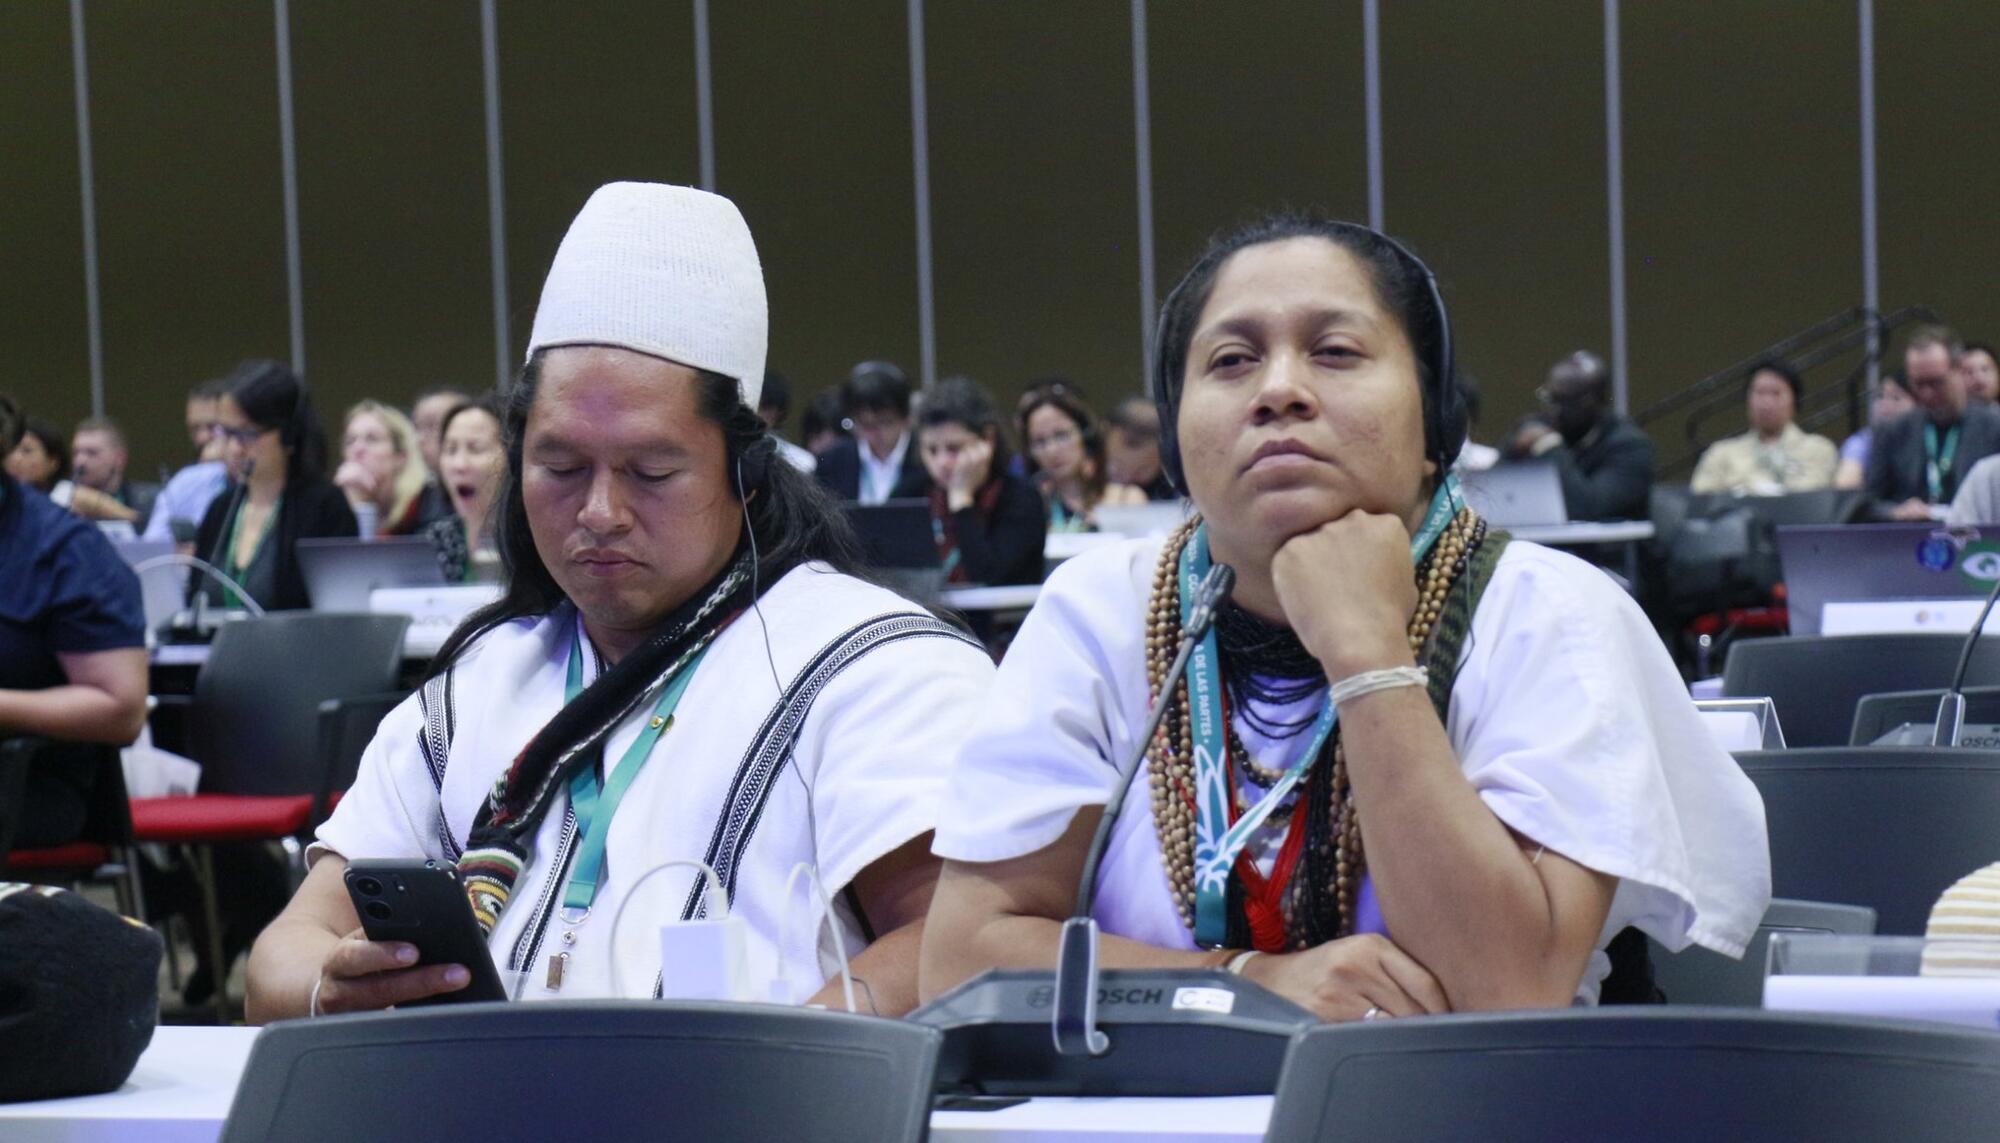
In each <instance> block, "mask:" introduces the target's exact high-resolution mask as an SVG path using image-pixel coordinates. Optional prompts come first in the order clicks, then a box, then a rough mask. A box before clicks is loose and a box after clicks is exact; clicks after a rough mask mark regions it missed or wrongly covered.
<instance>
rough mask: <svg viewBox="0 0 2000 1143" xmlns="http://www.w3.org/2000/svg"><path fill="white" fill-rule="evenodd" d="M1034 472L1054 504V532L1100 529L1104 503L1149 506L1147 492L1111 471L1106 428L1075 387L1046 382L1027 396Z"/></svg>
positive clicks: (1023, 413) (1024, 427)
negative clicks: (1116, 480) (1114, 476)
mask: <svg viewBox="0 0 2000 1143" xmlns="http://www.w3.org/2000/svg"><path fill="white" fill-rule="evenodd" d="M1019 417H1020V422H1021V442H1022V445H1023V446H1024V447H1025V448H1026V449H1027V450H1028V475H1029V476H1031V477H1033V478H1034V480H1035V483H1036V484H1037V485H1038V486H1039V487H1040V489H1041V493H1042V497H1043V499H1045V500H1047V501H1048V503H1049V531H1051V532H1095V531H1096V530H1097V516H1096V513H1097V509H1098V507H1099V506H1101V505H1104V504H1111V505H1124V504H1144V503H1145V502H1146V494H1145V492H1143V491H1141V490H1140V489H1137V488H1134V487H1132V486H1131V485H1129V484H1113V483H1111V482H1110V479H1109V477H1107V476H1106V474H1105V454H1104V430H1103V429H1102V428H1100V427H1099V426H1098V423H1097V418H1096V416H1094V415H1093V414H1092V413H1091V411H1090V407H1089V406H1088V405H1085V404H1084V403H1083V401H1082V400H1081V399H1079V398H1078V397H1077V395H1076V394H1075V393H1074V392H1072V391H1071V390H1070V388H1069V386H1067V385H1065V384H1063V383H1062V382H1060V381H1043V382H1040V383H1037V384H1036V385H1034V386H1032V387H1030V388H1029V390H1028V391H1027V393H1026V394H1024V395H1023V396H1022V397H1021V405H1020V413H1019Z"/></svg>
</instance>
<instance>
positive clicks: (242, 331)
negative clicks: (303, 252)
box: [87, 2, 290, 473]
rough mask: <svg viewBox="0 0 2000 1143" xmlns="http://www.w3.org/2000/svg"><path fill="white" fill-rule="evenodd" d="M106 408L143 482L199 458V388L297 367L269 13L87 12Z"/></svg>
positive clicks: (217, 6) (97, 8)
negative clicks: (237, 367)
mask: <svg viewBox="0 0 2000 1143" xmlns="http://www.w3.org/2000/svg"><path fill="white" fill-rule="evenodd" d="M87 12H88V15H89V34H88V42H89V46H90V83H91V117H92V125H93V130H94V136H95V150H96V158H97V233H98V250H99V252H100V258H99V265H100V267H101V282H102V286H103V297H104V372H105V390H106V404H107V406H108V408H109V411H110V412H111V414H112V415H113V416H115V417H117V418H119V419H120V420H121V421H123V422H125V424H126V425H127V426H128V428H129V429H130V430H131V432H132V433H133V436H134V438H135V439H134V440H133V442H132V443H133V446H134V457H133V460H134V463H135V468H136V470H137V471H139V472H142V473H143V472H148V471H150V470H152V469H153V468H154V467H156V466H158V465H160V464H163V463H171V464H183V463H186V462H187V461H188V460H189V459H191V458H190V457H189V456H188V451H187V450H188V446H187V437H186V435H185V434H184V432H183V431H182V429H181V408H182V401H183V398H184V397H185V395H186V392H187V389H188V387H189V386H191V385H193V384H195V383H198V382H200V381H202V380H205V379H208V378H211V377H217V376H220V375H221V374H223V373H225V372H227V371H228V369H229V368H230V367H231V366H232V365H234V364H235V363H236V362H237V361H238V360H239V359H241V358H245V357H264V356H268V357H277V358H281V359H282V358H284V357H287V356H288V355H289V353H290V337H289V334H288V332H287V329H288V326H287V319H286V313H287V309H286V300H285V240H284V196H283V180H282V176H281V173H280V168H279V157H278V156H279V144H278V79H277V75H278V65H277V49H276V31H275V25H274V24H273V22H272V17H271V6H270V5H269V4H247V3H241V2H233V3H232V2H204V3H192V4H173V5H164V4H148V3H136V2H135V3H116V4H91V5H88V6H87Z"/></svg>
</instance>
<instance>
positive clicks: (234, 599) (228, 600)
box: [222, 491, 285, 607]
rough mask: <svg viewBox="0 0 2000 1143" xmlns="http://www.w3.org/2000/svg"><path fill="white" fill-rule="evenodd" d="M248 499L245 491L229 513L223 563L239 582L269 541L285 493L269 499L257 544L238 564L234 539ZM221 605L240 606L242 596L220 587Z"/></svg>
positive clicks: (283, 501) (283, 503) (231, 576)
mask: <svg viewBox="0 0 2000 1143" xmlns="http://www.w3.org/2000/svg"><path fill="white" fill-rule="evenodd" d="M249 501H250V497H249V495H248V493H247V491H246V493H245V495H244V497H243V499H242V500H239V501H237V503H236V511H234V512H232V513H230V514H229V557H228V559H226V560H225V561H224V563H225V565H226V570H227V571H228V572H229V578H230V579H233V580H237V581H239V582H240V581H241V580H242V579H243V573H244V572H245V571H247V570H248V569H249V567H250V565H251V564H254V563H256V562H257V556H258V554H259V553H260V552H262V551H263V550H264V545H265V544H266V543H268V542H269V541H270V539H271V529H272V528H273V527H275V526H276V525H277V523H278V509H280V508H283V507H284V506H285V494H284V493H283V492H280V493H278V498H277V499H276V500H273V501H271V514H270V515H269V516H266V517H264V530H263V531H261V532H259V533H257V544H256V546H255V547H253V548H251V549H250V559H249V561H248V562H247V563H243V564H240V565H239V564H238V563H237V562H236V539H237V536H238V533H239V531H240V530H241V529H242V527H243V506H244V505H245V504H247V503H249ZM222 605H223V606H224V607H242V606H244V603H243V597H242V596H240V595H238V594H236V591H235V589H233V588H228V587H225V588H223V589H222Z"/></svg>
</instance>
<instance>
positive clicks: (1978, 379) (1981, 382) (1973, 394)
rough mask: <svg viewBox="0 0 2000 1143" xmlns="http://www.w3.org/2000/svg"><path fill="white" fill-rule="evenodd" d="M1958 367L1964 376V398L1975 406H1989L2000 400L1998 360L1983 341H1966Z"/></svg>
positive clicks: (1999, 368) (1999, 361)
mask: <svg viewBox="0 0 2000 1143" xmlns="http://www.w3.org/2000/svg"><path fill="white" fill-rule="evenodd" d="M1958 367H1959V369H1960V371H1961V372H1963V373H1964V374H1965V398H1966V400H1968V401H1971V402H1972V403H1973V404H1975V405H1990V404H1992V403H1993V402H1994V401H1995V399H2000V358H1996V357H1994V356H1993V347H1992V346H1990V345H1988V344H1986V343H1985V342H1983V341H1968V342H1966V343H1965V352H1964V353H1963V354H1961V355H1960V356H1959V359H1958Z"/></svg>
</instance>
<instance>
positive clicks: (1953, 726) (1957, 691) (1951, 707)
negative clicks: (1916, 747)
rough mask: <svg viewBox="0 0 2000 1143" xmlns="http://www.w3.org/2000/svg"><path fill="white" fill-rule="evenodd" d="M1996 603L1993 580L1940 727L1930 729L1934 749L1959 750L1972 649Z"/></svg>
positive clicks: (1941, 707)
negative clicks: (1954, 747)
mask: <svg viewBox="0 0 2000 1143" xmlns="http://www.w3.org/2000/svg"><path fill="white" fill-rule="evenodd" d="M1996 599H2000V579H1996V580H1994V581H1993V590H1992V591H1989V592H1987V593H1986V606H1985V607H1982V608H1980V609H1979V619H1978V621H1977V622H1975V623H1973V625H1972V630H1971V631H1970V632H1969V633H1968V634H1967V635H1966V636H1965V649H1964V650H1962V651H1960V652H1959V654H1958V670H1957V671H1954V672H1953V673H1952V676H1951V687H1950V688H1949V689H1948V690H1946V691H1945V692H1944V697H1943V698H1941V699H1939V700H1938V713H1937V725H1936V726H1935V727H1933V728H1932V729H1931V745H1932V746H1957V745H1958V735H1959V732H1960V731H1962V730H1964V729H1965V672H1966V668H1968V667H1970V666H1972V648H1973V647H1975V646H1977V645H1978V643H1979V636H1980V634H1981V633H1982V632H1984V631H1985V630H1986V617H1987V616H1989V615H1991V614H1993V602H1994V600H1996Z"/></svg>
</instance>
